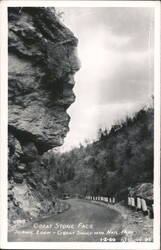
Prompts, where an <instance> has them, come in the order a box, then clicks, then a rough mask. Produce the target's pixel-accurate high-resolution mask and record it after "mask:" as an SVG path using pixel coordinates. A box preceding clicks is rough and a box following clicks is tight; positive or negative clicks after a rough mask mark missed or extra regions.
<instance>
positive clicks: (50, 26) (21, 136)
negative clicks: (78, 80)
mask: <svg viewBox="0 0 161 250" xmlns="http://www.w3.org/2000/svg"><path fill="white" fill-rule="evenodd" d="M77 43H78V40H77V38H75V37H74V35H73V33H72V32H71V31H70V30H69V29H68V28H66V27H65V26H64V25H63V24H62V23H61V22H60V21H59V18H58V17H57V15H56V12H55V9H54V8H39V7H32V8H30V7H23V8H19V7H9V8H8V52H9V56H8V64H9V65H8V127H9V135H8V139H9V140H8V148H9V158H8V159H9V162H8V166H9V168H8V176H9V193H8V194H9V196H8V197H9V203H8V208H9V219H10V220H12V221H13V220H15V219H17V218H18V219H19V218H21V217H22V218H29V217H34V216H35V217H37V216H39V215H41V214H42V213H45V214H49V213H52V212H53V211H54V209H55V208H54V205H53V204H56V202H55V190H56V187H57V184H56V182H55V179H54V172H53V166H50V165H49V164H48V161H45V163H44V162H43V160H42V159H43V157H44V156H42V157H41V156H40V155H41V154H43V153H44V152H45V151H48V150H49V149H51V148H53V147H56V146H60V145H62V144H63V139H64V137H65V136H66V133H67V132H68V130H69V128H68V123H69V120H70V117H69V115H68V114H67V113H66V110H67V108H68V107H69V106H70V105H71V104H72V103H73V102H74V100H75V96H74V94H73V91H72V89H73V86H74V84H75V82H74V74H75V73H76V71H77V70H79V67H80V63H79V60H78V58H77V53H76V50H77ZM47 159H48V156H47Z"/></svg>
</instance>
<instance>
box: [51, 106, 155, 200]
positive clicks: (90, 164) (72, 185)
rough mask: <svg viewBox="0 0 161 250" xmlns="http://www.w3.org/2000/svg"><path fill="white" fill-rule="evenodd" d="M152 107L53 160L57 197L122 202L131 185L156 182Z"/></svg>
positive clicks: (54, 157)
mask: <svg viewBox="0 0 161 250" xmlns="http://www.w3.org/2000/svg"><path fill="white" fill-rule="evenodd" d="M153 124H154V109H153V107H152V106H151V107H147V108H142V109H141V110H140V111H139V112H137V113H135V114H134V115H133V116H131V117H130V116H129V117H126V119H125V120H122V121H120V122H119V123H117V124H115V125H113V126H112V127H111V129H110V130H107V129H99V131H98V139H97V140H96V141H94V142H92V143H88V144H87V145H85V146H83V145H80V146H79V147H78V148H74V149H72V150H71V151H70V152H66V153H62V154H60V153H55V154H53V155H52V157H51V159H50V164H51V165H52V167H53V168H54V174H53V175H54V176H53V178H54V180H55V183H56V189H57V193H58V195H60V196H61V194H63V193H68V194H70V195H73V194H79V195H80V196H85V195H88V194H90V195H102V196H112V195H115V196H116V197H118V199H122V198H124V197H125V195H127V189H128V187H129V186H135V185H137V184H139V183H144V182H151V183H152V182H153V138H154V136H153V134H154V131H153Z"/></svg>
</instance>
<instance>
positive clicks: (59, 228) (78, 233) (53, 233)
mask: <svg viewBox="0 0 161 250" xmlns="http://www.w3.org/2000/svg"><path fill="white" fill-rule="evenodd" d="M67 202H68V203H69V204H70V209H69V210H68V211H65V212H63V213H61V214H57V215H53V216H50V217H48V218H45V219H39V220H38V221H36V222H33V223H31V224H30V225H28V226H24V227H23V228H22V227H21V229H19V230H15V232H12V233H9V235H8V240H9V241H12V242H13V241H14V242H15V241H16V242H17V241H23V242H29V241H30V242H60V241H61V242H69V241H70V242H72V241H78V242H92V241H93V242H98V241H102V239H103V241H110V240H111V238H112V240H115V241H120V238H121V237H122V236H121V234H118V233H119V232H121V231H122V227H121V224H122V221H123V218H122V216H121V215H120V213H119V212H117V211H115V210H114V209H111V208H108V207H107V206H105V205H101V204H96V203H92V202H89V201H85V200H76V199H70V200H68V201H67Z"/></svg>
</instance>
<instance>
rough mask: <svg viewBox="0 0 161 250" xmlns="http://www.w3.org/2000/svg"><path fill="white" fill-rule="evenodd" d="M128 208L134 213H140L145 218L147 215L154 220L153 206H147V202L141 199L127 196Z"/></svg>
mask: <svg viewBox="0 0 161 250" xmlns="http://www.w3.org/2000/svg"><path fill="white" fill-rule="evenodd" d="M128 206H129V207H130V208H132V209H133V210H136V211H142V212H143V214H144V215H145V216H147V215H149V217H150V218H151V219H153V218H154V206H153V204H151V205H147V201H146V199H144V198H141V197H130V196H128Z"/></svg>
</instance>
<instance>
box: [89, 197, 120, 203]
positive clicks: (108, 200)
mask: <svg viewBox="0 0 161 250" xmlns="http://www.w3.org/2000/svg"><path fill="white" fill-rule="evenodd" d="M85 198H86V200H93V201H102V202H105V203H109V204H115V203H116V199H115V197H104V196H86V197H85Z"/></svg>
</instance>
